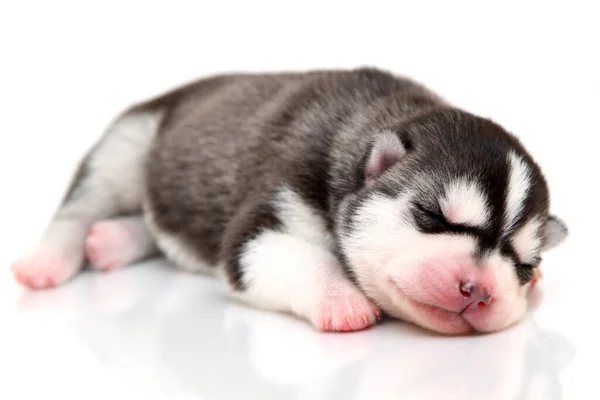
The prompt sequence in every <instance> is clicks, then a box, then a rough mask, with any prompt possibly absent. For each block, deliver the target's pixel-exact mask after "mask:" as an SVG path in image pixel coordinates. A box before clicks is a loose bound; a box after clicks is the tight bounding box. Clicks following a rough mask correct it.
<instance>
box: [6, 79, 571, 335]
mask: <svg viewBox="0 0 600 400" xmlns="http://www.w3.org/2000/svg"><path fill="white" fill-rule="evenodd" d="M565 236H566V228H565V226H564V224H562V223H561V222H560V221H559V220H558V219H556V218H555V217H552V216H550V215H549V194H548V188H547V184H546V182H545V180H544V177H543V175H542V172H541V170H540V168H539V167H538V165H537V164H536V163H535V162H534V160H533V159H532V158H531V156H530V155H529V154H528V153H527V151H526V150H525V149H524V148H523V146H522V145H521V144H520V142H519V141H518V140H517V139H516V138H515V137H514V136H513V135H511V134H509V133H508V132H506V131H505V130H504V129H503V128H502V127H500V126H499V125H497V124H496V123H494V122H492V121H490V120H487V119H483V118H480V117H477V116H475V115H472V114H470V113H468V112H465V111H462V110H460V109H457V108H456V107H453V106H452V105H450V104H448V103H447V102H445V101H444V100H442V99H440V98H439V97H438V96H437V95H435V94H434V93H432V92H430V91H429V90H428V89H426V88H424V87H423V86H421V85H420V84H418V83H415V82H413V81H411V80H408V79H405V78H400V77H396V76H393V75H392V74H389V73H386V72H383V71H380V70H376V69H357V70H349V71H315V72H308V73H289V74H231V75H220V76H215V77H212V78H208V79H204V80H200V81H198V82H195V83H192V84H190V85H188V86H185V87H182V88H180V89H177V90H175V91H173V92H170V93H167V94H165V95H163V96H161V97H158V98H156V99H153V100H151V101H148V102H146V103H143V104H139V105H136V106H134V107H132V108H131V109H129V110H128V111H126V112H125V113H123V114H122V115H121V116H120V117H119V118H117V119H116V120H115V121H114V123H113V124H112V125H111V126H110V127H109V128H108V130H107V132H106V133H105V134H104V136H103V137H102V139H101V140H100V141H99V142H98V143H97V144H96V146H94V148H93V149H92V150H91V151H90V152H89V154H88V155H87V157H86V158H85V159H84V161H83V162H82V164H81V166H80V169H79V171H78V173H77V174H76V177H75V179H74V181H73V184H72V187H71V189H70V190H69V192H68V193H67V195H66V197H65V200H64V202H63V204H62V205H61V207H60V209H59V210H58V211H57V213H56V215H55V217H54V219H53V221H52V222H51V224H50V226H49V227H48V229H47V231H46V233H45V234H44V236H43V238H42V239H41V241H40V243H39V245H38V247H37V248H36V249H34V250H33V251H32V253H31V254H30V255H28V256H27V257H25V258H23V259H21V260H19V261H17V262H16V263H15V264H14V265H13V270H14V272H15V274H16V277H17V279H18V280H19V281H20V282H22V283H23V284H25V285H27V286H29V287H32V288H44V287H50V286H54V285H57V284H60V283H63V282H65V281H67V280H69V279H70V278H72V277H73V276H74V275H75V274H76V273H77V272H78V271H79V270H80V269H81V268H82V267H83V266H84V264H85V262H86V260H87V261H89V262H90V263H91V264H92V265H93V266H94V267H96V268H98V269H101V270H108V269H113V268H117V267H120V266H123V265H125V264H129V263H133V262H135V261H137V260H141V259H143V258H146V257H150V256H152V255H155V254H157V253H158V252H159V251H160V252H162V253H164V254H165V255H166V256H167V257H169V258H170V259H171V260H172V261H173V262H174V263H175V264H176V265H177V266H179V267H181V268H183V269H185V270H188V271H193V272H208V273H212V274H215V275H217V276H220V277H222V279H223V280H224V281H225V282H227V284H228V287H229V289H230V293H231V294H232V296H234V297H235V298H238V299H240V300H242V301H244V302H247V303H249V304H252V305H254V306H257V307H261V308H265V309H269V310H275V311H282V312H291V313H294V314H296V315H298V316H300V317H302V318H305V319H307V320H309V321H311V322H312V323H313V324H314V325H315V326H316V327H317V328H318V329H322V330H357V329H362V328H365V327H367V326H370V325H372V324H374V323H375V322H376V320H377V318H378V317H379V315H380V309H381V310H383V311H384V312H385V313H387V314H389V315H391V316H394V317H398V318H402V319H404V320H407V321H410V322H414V323H416V324H418V325H421V326H423V327H425V328H428V329H432V330H435V331H439V332H445V333H463V332H467V331H470V330H473V329H475V330H478V331H494V330H499V329H503V328H505V327H507V326H509V325H511V324H513V323H514V322H516V321H518V320H519V318H520V317H521V316H522V315H523V313H524V311H525V305H526V293H527V290H528V288H529V286H530V285H531V281H532V279H533V278H534V275H536V271H537V270H538V266H539V263H540V261H541V253H542V251H544V250H546V249H549V248H551V247H554V246H556V245H557V244H558V243H559V242H561V241H562V240H563V238H564V237H565Z"/></svg>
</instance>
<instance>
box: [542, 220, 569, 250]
mask: <svg viewBox="0 0 600 400" xmlns="http://www.w3.org/2000/svg"><path fill="white" fill-rule="evenodd" d="M568 235H569V230H568V228H567V225H566V224H565V223H564V222H563V221H561V220H560V219H559V218H558V217H556V216H554V215H551V216H550V218H548V222H547V223H546V228H545V230H544V244H543V247H542V249H543V250H544V251H545V250H550V249H553V248H554V247H556V246H558V245H559V244H561V243H562V242H563V241H564V240H565V239H566V238H567V236H568Z"/></svg>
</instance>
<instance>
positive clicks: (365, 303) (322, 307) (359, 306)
mask: <svg viewBox="0 0 600 400" xmlns="http://www.w3.org/2000/svg"><path fill="white" fill-rule="evenodd" d="M380 317H381V311H380V310H379V307H377V305H375V303H373V302H372V301H371V300H369V299H368V298H367V297H365V295H364V294H362V293H361V292H360V291H359V290H358V289H356V288H353V287H347V288H337V287H333V288H329V289H327V290H326V291H325V293H324V294H323V296H322V298H321V301H320V302H319V304H318V305H317V306H316V307H315V310H314V311H313V315H312V317H311V322H312V324H313V325H314V326H315V327H316V328H317V329H319V330H320V331H324V332H351V331H359V330H362V329H365V328H368V327H370V326H372V325H375V323H376V322H377V320H378V319H379V318H380Z"/></svg>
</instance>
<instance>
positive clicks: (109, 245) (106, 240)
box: [85, 221, 134, 271]
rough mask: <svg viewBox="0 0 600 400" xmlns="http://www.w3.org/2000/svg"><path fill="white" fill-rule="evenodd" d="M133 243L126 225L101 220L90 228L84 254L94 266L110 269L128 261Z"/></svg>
mask: <svg viewBox="0 0 600 400" xmlns="http://www.w3.org/2000/svg"><path fill="white" fill-rule="evenodd" d="M133 245H134V243H133V237H132V234H131V232H129V230H128V229H127V228H126V227H124V226H123V225H122V224H120V223H118V222H111V221H102V222H98V223H96V224H94V225H93V226H92V228H91V229H90V232H89V234H88V237H87V240H86V243H85V255H86V257H87V259H88V260H89V261H90V263H91V264H92V266H93V267H94V268H96V269H98V270H101V271H112V270H114V269H117V268H120V267H123V266H124V265H126V264H127V263H128V262H129V261H130V258H131V248H132V246H133Z"/></svg>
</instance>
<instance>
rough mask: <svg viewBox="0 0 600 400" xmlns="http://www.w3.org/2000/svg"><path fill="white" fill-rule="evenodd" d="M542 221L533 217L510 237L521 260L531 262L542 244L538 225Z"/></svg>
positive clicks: (539, 225)
mask: <svg viewBox="0 0 600 400" xmlns="http://www.w3.org/2000/svg"><path fill="white" fill-rule="evenodd" d="M541 225H542V222H541V221H540V220H539V219H538V218H533V219H531V220H529V221H527V223H526V224H525V225H523V226H522V227H521V228H520V229H519V230H518V231H517V232H516V233H515V234H514V236H513V237H512V245H513V247H514V249H515V252H516V253H517V255H518V256H519V260H520V261H521V262H525V263H526V262H531V261H532V260H533V257H534V255H535V254H536V253H537V252H538V251H539V249H540V247H541V245H542V239H541V237H540V227H541Z"/></svg>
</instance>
